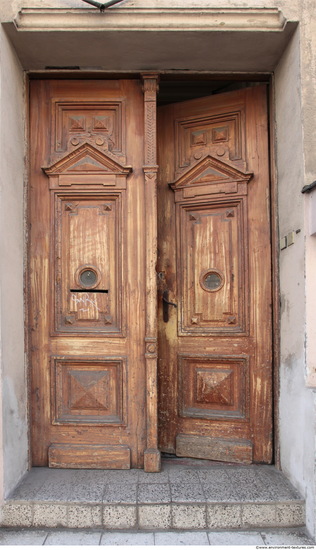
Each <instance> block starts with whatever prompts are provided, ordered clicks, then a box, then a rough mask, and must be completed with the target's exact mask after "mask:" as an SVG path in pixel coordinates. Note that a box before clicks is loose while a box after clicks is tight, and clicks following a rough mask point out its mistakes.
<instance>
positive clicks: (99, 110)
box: [52, 100, 126, 162]
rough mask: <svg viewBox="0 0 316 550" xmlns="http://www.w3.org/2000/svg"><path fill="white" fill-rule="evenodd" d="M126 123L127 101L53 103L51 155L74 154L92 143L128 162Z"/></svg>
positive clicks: (64, 101)
mask: <svg viewBox="0 0 316 550" xmlns="http://www.w3.org/2000/svg"><path fill="white" fill-rule="evenodd" d="M124 119H125V102H124V100H121V101H119V100H118V101H91V102H90V101H87V102H82V101H78V100H71V101H70V100H53V102H52V128H53V140H52V143H53V148H52V149H53V150H52V153H62V152H64V151H71V150H72V149H74V148H75V147H78V146H79V145H81V144H82V143H84V142H89V143H91V144H92V145H94V146H96V147H98V148H100V149H101V150H103V151H106V152H107V153H108V154H110V155H113V156H115V157H117V158H118V159H119V160H120V161H121V162H125V160H126V158H125V125H124Z"/></svg>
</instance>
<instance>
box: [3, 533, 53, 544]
mask: <svg viewBox="0 0 316 550" xmlns="http://www.w3.org/2000/svg"><path fill="white" fill-rule="evenodd" d="M47 535H48V531H44V530H43V531H37V530H36V531H35V530H31V529H19V530H18V531H7V530H5V529H1V531H0V545H1V546H15V545H18V546H42V545H43V543H44V541H45V539H46V537H47Z"/></svg>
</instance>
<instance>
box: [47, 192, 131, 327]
mask: <svg viewBox="0 0 316 550" xmlns="http://www.w3.org/2000/svg"><path fill="white" fill-rule="evenodd" d="M122 209H123V205H122V196H121V194H119V193H118V194H95V195H93V194H90V195H86V194H78V193H72V194H60V193H56V194H55V199H54V217H55V220H56V221H55V245H54V263H55V281H56V285H55V286H54V303H55V329H56V331H57V332H67V333H69V332H75V333H80V332H83V333H89V332H93V333H94V334H96V333H98V332H99V333H101V334H106V333H108V334H110V335H111V334H114V333H115V334H122V318H123V315H124V311H125V309H124V308H125V294H124V290H123V285H122V277H123V270H124V229H123V227H122V223H123V215H122V212H123V211H122Z"/></svg>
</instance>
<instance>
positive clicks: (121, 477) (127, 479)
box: [104, 470, 140, 483]
mask: <svg viewBox="0 0 316 550" xmlns="http://www.w3.org/2000/svg"><path fill="white" fill-rule="evenodd" d="M139 471H140V470H107V471H106V472H104V474H105V479H104V483H138V476H139Z"/></svg>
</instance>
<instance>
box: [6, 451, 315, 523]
mask: <svg viewBox="0 0 316 550" xmlns="http://www.w3.org/2000/svg"><path fill="white" fill-rule="evenodd" d="M1 525H2V526H5V527H36V528H43V527H44V528H56V527H64V528H70V529H74V528H104V529H112V530H120V529H122V530H126V529H129V530H130V529H133V530H134V529H135V530H139V529H142V530H152V531H155V530H170V529H172V530H196V529H198V530H205V529H211V530H217V529H226V530H230V529H239V530H245V529H262V528H274V527H277V528H280V527H284V528H285V527H286V528H293V527H303V526H304V525H305V503H304V500H303V499H302V498H301V496H300V495H299V494H298V492H297V491H296V490H295V489H294V488H293V487H292V486H291V484H290V483H289V482H288V481H287V479H286V478H285V477H284V476H283V475H282V473H281V472H279V471H278V470H277V469H276V468H275V467H273V466H236V465H225V466H224V465H222V464H214V463H211V462H208V461H204V460H203V461H190V460H181V459H170V460H165V461H164V462H163V467H162V471H161V472H160V473H158V474H148V473H145V472H144V471H142V470H124V471H118V470H60V469H48V468H33V469H32V470H31V471H30V472H29V473H28V474H27V475H26V476H25V478H24V479H23V480H22V482H21V483H20V484H19V486H18V487H17V488H16V489H15V491H14V492H13V493H12V495H10V497H9V498H8V499H7V501H6V502H5V505H4V507H3V513H2V523H1Z"/></svg>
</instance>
